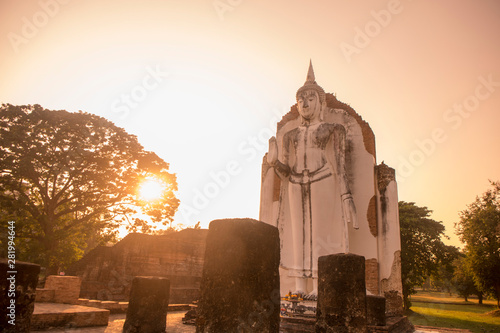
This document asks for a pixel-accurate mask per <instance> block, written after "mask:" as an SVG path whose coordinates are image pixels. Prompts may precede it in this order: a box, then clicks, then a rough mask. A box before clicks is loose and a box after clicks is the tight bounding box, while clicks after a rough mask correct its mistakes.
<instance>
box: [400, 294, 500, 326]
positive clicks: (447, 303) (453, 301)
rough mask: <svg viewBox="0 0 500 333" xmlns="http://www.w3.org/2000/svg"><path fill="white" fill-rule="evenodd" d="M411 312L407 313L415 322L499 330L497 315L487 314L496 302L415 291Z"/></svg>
mask: <svg viewBox="0 0 500 333" xmlns="http://www.w3.org/2000/svg"><path fill="white" fill-rule="evenodd" d="M411 300H412V306H411V310H412V311H413V312H412V313H411V314H409V315H408V317H409V319H410V321H411V322H412V323H413V324H414V325H424V326H435V327H448V328H461V329H469V330H471V331H472V332H478V333H479V332H480V333H483V332H492V333H493V332H496V333H499V332H500V316H492V315H488V314H486V313H488V312H491V311H493V310H495V309H496V301H490V300H485V301H484V302H483V303H484V304H483V305H479V304H478V301H477V299H476V300H473V301H472V302H470V301H469V302H464V299H463V298H457V297H454V296H451V297H450V296H449V295H448V294H445V293H438V292H418V293H417V294H416V295H412V297H411Z"/></svg>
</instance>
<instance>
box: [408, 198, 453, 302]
mask: <svg viewBox="0 0 500 333" xmlns="http://www.w3.org/2000/svg"><path fill="white" fill-rule="evenodd" d="M431 213H432V211H431V210H429V209H428V208H427V207H419V206H417V205H415V203H414V202H405V201H400V202H399V223H400V227H401V278H402V282H403V298H404V299H403V300H404V307H405V309H409V307H410V306H411V302H410V301H409V296H410V295H411V294H414V293H415V287H416V286H421V285H422V284H423V283H424V282H425V280H426V278H427V277H429V276H431V275H433V274H438V267H439V263H440V261H442V260H443V258H445V253H446V251H447V247H446V245H444V243H443V242H442V240H441V237H443V236H445V235H444V230H445V228H444V226H443V224H442V223H441V222H437V221H434V220H433V219H431V218H429V216H430V214H431Z"/></svg>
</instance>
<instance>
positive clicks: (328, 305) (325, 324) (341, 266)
mask: <svg viewBox="0 0 500 333" xmlns="http://www.w3.org/2000/svg"><path fill="white" fill-rule="evenodd" d="M318 278H319V281H318V305H317V310H316V326H315V330H316V332H317V333H319V332H325V333H326V332H345V333H365V332H366V285H365V258H364V257H362V256H359V255H355V254H343V253H339V254H332V255H328V256H323V257H320V258H319V260H318Z"/></svg>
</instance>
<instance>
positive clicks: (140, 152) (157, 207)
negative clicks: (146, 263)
mask: <svg viewBox="0 0 500 333" xmlns="http://www.w3.org/2000/svg"><path fill="white" fill-rule="evenodd" d="M168 168H169V165H168V164H167V163H166V162H165V161H163V160H162V159H161V158H159V157H158V156H157V155H156V154H154V153H152V152H149V151H145V150H144V148H143V147H142V146H141V145H140V144H139V142H138V141H137V138H136V137H135V136H134V135H131V134H128V133H127V132H125V130H123V129H122V128H119V127H117V126H115V125H114V124H113V123H112V122H110V121H108V120H106V119H104V118H102V117H99V116H96V115H93V114H89V113H85V112H81V111H80V112H78V113H71V112H67V111H50V110H46V109H44V108H42V107H41V106H39V105H34V106H31V105H27V106H13V105H10V104H4V105H2V106H1V107H0V207H1V210H0V222H1V228H2V229H3V230H0V234H1V235H2V236H0V237H3V238H0V239H1V241H2V243H4V244H3V245H2V249H1V251H4V250H5V249H6V248H7V247H6V242H7V241H8V239H7V235H8V233H7V232H8V228H9V227H10V228H11V231H12V229H15V247H16V255H17V258H18V259H24V260H29V261H33V262H36V263H40V264H42V265H44V266H46V267H49V272H50V273H56V272H57V270H58V269H61V268H63V267H64V266H65V265H66V264H68V263H70V262H72V261H74V260H76V259H78V257H79V256H81V255H82V253H83V250H84V249H85V248H86V247H88V246H92V245H93V246H95V245H97V244H99V243H100V242H102V241H105V240H107V239H110V238H112V237H114V236H115V235H116V231H117V230H118V228H119V227H123V226H125V227H126V228H127V229H128V230H130V231H143V232H148V231H150V230H151V228H152V227H151V223H153V224H156V225H161V224H164V225H168V224H169V223H170V222H171V221H172V218H173V215H174V214H175V211H176V210H177V207H178V204H179V201H178V200H177V199H176V197H175V194H174V191H176V190H177V182H176V177H175V175H174V174H172V173H169V172H168ZM150 178H154V179H156V180H157V181H158V182H160V183H162V184H163V185H164V191H163V192H162V194H161V197H160V198H159V199H158V200H156V201H144V200H141V199H140V197H139V196H138V189H139V186H140V185H141V183H142V182H144V181H145V180H147V179H150ZM11 234H12V233H11ZM12 239H13V237H11V240H12ZM4 252H5V251H4ZM3 254H4V255H5V253H3Z"/></svg>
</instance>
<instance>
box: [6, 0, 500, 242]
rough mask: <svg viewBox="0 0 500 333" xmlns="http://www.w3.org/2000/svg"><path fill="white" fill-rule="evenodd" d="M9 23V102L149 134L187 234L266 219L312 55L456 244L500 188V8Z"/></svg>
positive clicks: (378, 6) (38, 12) (81, 11)
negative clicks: (471, 209)
mask: <svg viewBox="0 0 500 333" xmlns="http://www.w3.org/2000/svg"><path fill="white" fill-rule="evenodd" d="M0 15H1V16H0V36H1V39H0V51H1V52H0V73H1V77H2V80H1V81H0V102H2V103H11V104H19V105H20V104H36V103H37V104H40V105H42V106H43V107H45V108H48V109H65V110H68V111H78V110H83V111H87V112H91V113H95V114H97V115H100V116H103V117H106V118H108V119H110V120H112V121H113V122H114V123H115V124H117V125H118V126H120V127H123V128H125V129H126V130H127V131H128V132H129V133H133V134H136V135H137V136H138V138H139V141H140V142H141V143H142V144H143V145H144V146H145V147H146V149H148V150H152V151H155V152H156V153H157V154H158V155H159V156H161V157H162V158H163V159H164V160H165V161H167V162H169V163H170V164H171V170H172V171H174V172H176V173H177V176H178V182H179V193H178V196H179V198H180V200H181V206H180V212H179V213H178V214H177V215H176V221H178V222H179V223H182V224H183V225H184V226H189V225H193V224H195V223H196V222H197V221H201V222H202V226H204V227H206V226H207V225H208V223H209V222H210V221H211V220H213V219H216V218H226V217H253V218H258V210H259V195H260V165H261V160H262V155H263V154H264V153H265V151H266V150H267V139H268V137H269V135H270V133H271V132H272V131H274V130H275V123H276V120H277V119H278V117H281V115H283V114H284V113H286V112H287V111H288V110H289V108H290V106H292V105H293V104H294V103H295V92H296V90H297V89H298V88H299V87H300V86H301V85H302V84H303V83H304V80H305V76H306V71H307V66H308V63H309V59H312V61H313V65H314V69H315V72H316V80H317V82H318V83H319V84H320V85H321V86H322V87H323V88H324V89H325V91H327V92H330V93H335V94H336V95H337V98H338V99H339V100H341V101H343V102H346V103H349V104H350V105H351V106H352V107H353V108H354V109H355V110H356V111H357V112H358V113H359V114H360V115H361V116H362V117H363V118H364V119H365V120H366V121H368V123H369V124H370V126H371V128H372V129H373V131H374V133H375V137H376V140H377V162H378V163H380V162H382V161H384V162H385V163H386V164H388V165H390V166H392V167H394V168H395V169H396V170H397V172H398V175H397V177H398V181H399V182H398V186H399V198H400V200H405V201H413V202H416V203H417V205H420V206H427V207H429V209H431V210H433V211H434V213H433V215H432V217H433V218H434V219H436V220H439V221H443V222H444V224H445V226H446V230H447V234H448V235H449V236H450V237H452V240H451V241H450V242H451V243H452V244H454V245H458V241H457V238H456V236H455V235H454V223H455V222H457V221H458V212H459V211H461V210H463V209H465V208H466V205H467V204H470V203H471V202H472V201H474V199H475V197H476V195H479V194H481V193H483V192H484V191H486V190H487V189H488V188H489V183H488V179H491V180H499V179H500V153H499V150H500V149H499V144H500V131H499V126H500V2H498V1H496V0H486V1H484V0H483V1H472V0H470V1H465V0H462V1H452V0H446V1H434V0H428V1H424V0H420V1H409V0H406V1H405V0H401V1H397V0H393V1H363V2H361V1H356V2H354V1H340V0H339V1H326V0H325V1H298V0H295V1H290V0H289V1H285V0H280V1H263V0H261V1H250V0H216V1H214V0H193V1H186V0H161V1H160V0H143V1H130V0H107V1H102V0H101V1H98V0H85V1H78V0H72V1H69V0H64V1H63V0H40V1H28V0H23V1H18V0H0Z"/></svg>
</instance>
